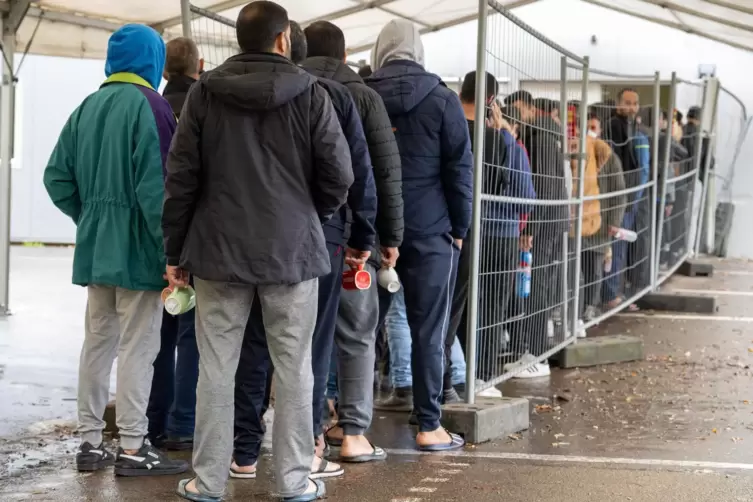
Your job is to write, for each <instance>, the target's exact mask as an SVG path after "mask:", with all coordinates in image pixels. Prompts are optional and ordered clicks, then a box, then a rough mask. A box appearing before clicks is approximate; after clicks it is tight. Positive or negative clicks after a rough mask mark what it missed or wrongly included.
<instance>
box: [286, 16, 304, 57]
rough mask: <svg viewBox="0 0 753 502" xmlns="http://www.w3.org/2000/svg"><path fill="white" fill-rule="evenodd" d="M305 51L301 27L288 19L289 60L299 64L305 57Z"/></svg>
mask: <svg viewBox="0 0 753 502" xmlns="http://www.w3.org/2000/svg"><path fill="white" fill-rule="evenodd" d="M307 53H308V46H307V43H306V35H304V34H303V28H301V25H300V24H298V23H296V22H295V21H290V60H291V61H292V62H294V63H295V64H300V63H302V62H303V60H304V59H306V54H307Z"/></svg>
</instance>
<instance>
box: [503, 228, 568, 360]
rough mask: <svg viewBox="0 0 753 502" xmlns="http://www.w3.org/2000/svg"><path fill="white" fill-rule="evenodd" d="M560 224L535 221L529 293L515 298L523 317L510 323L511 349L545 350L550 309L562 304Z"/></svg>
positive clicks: (561, 235) (535, 353)
mask: <svg viewBox="0 0 753 502" xmlns="http://www.w3.org/2000/svg"><path fill="white" fill-rule="evenodd" d="M563 238H564V233H563V232H561V231H560V225H559V224H555V225H547V224H546V223H540V224H538V227H537V228H536V234H535V235H534V238H533V249H532V250H531V253H532V254H533V270H532V273H531V295H530V296H529V297H528V298H526V299H518V300H519V301H518V302H517V304H518V305H519V306H520V309H521V311H522V312H521V313H522V314H523V316H522V318H521V319H519V320H516V321H513V322H512V323H510V328H509V332H510V338H511V342H512V347H511V351H512V352H514V353H516V354H518V355H521V354H525V353H526V352H530V353H531V354H534V355H538V354H541V353H543V352H545V351H546V348H547V347H548V343H547V321H548V320H549V319H550V318H551V316H552V310H554V309H555V308H556V307H558V306H560V305H561V300H563V298H562V289H561V288H562V243H563Z"/></svg>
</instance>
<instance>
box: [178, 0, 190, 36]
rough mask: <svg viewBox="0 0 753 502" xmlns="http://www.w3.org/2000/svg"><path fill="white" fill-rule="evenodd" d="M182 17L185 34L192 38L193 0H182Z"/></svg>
mask: <svg viewBox="0 0 753 502" xmlns="http://www.w3.org/2000/svg"><path fill="white" fill-rule="evenodd" d="M180 19H181V23H182V24H183V36H184V37H186V38H191V0H180Z"/></svg>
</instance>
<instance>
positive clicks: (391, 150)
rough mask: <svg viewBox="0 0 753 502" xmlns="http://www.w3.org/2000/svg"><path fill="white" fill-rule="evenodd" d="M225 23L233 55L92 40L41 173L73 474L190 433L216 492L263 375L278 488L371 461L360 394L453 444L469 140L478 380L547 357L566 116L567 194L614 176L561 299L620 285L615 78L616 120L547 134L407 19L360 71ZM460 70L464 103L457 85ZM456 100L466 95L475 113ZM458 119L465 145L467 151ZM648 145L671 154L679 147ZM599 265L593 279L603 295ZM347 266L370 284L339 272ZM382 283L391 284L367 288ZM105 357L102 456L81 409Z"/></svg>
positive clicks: (159, 456) (263, 406)
mask: <svg viewBox="0 0 753 502" xmlns="http://www.w3.org/2000/svg"><path fill="white" fill-rule="evenodd" d="M236 31H237V39H238V44H239V46H240V49H241V53H240V54H238V55H236V56H233V57H231V58H229V59H228V60H227V61H226V62H225V63H223V64H222V65H220V66H218V67H217V68H214V69H212V70H211V71H207V72H204V71H203V61H202V60H201V58H200V55H199V51H198V48H197V46H196V45H195V44H194V43H193V42H192V41H191V40H190V39H187V38H179V39H175V40H172V41H170V42H169V43H168V44H167V45H165V43H164V42H163V41H162V39H161V37H160V36H159V35H158V34H157V33H156V32H155V31H154V30H153V29H152V28H149V27H146V26H143V25H126V26H124V27H122V28H121V29H120V30H118V31H117V32H115V33H114V34H113V35H112V36H111V38H110V41H109V45H108V53H107V62H106V66H105V72H106V75H107V80H105V82H104V83H103V84H102V86H101V87H100V89H99V90H98V91H96V92H95V93H93V94H92V95H90V96H89V97H88V98H87V99H86V100H85V101H84V103H82V105H81V106H80V107H79V108H77V109H76V110H75V111H74V112H73V114H72V115H71V117H70V119H69V120H68V122H67V123H66V125H65V126H64V128H63V131H62V132H61V135H60V139H59V141H58V144H57V146H56V148H55V150H54V152H53V154H52V156H51V158H50V161H49V163H48V166H47V169H46V170H45V175H44V182H45V186H46V188H47V190H48V193H49V195H50V197H51V199H52V200H53V202H54V203H55V204H56V205H57V207H58V208H60V210H61V211H63V212H64V213H65V214H67V215H68V216H70V217H71V219H72V220H73V221H74V223H75V224H76V227H77V231H76V248H75V254H74V264H73V283H74V284H77V285H81V286H85V287H87V288H88V302H87V310H86V314H85V325H86V327H85V339H84V347H83V349H82V353H81V361H80V371H79V390H78V418H79V432H80V433H81V446H80V450H79V452H78V453H77V457H76V463H77V467H78V469H79V470H80V471H96V470H100V469H104V468H107V467H110V466H114V471H115V474H116V475H120V476H152V475H174V474H180V473H183V472H186V471H188V470H189V465H188V463H186V462H184V461H180V460H174V459H171V458H170V457H169V456H168V455H166V454H165V453H164V451H163V449H165V450H193V460H192V466H191V467H192V469H193V473H194V475H193V476H192V477H190V478H187V479H184V480H182V481H180V483H179V484H178V488H177V493H178V495H180V496H181V497H183V498H185V499H188V500H194V501H198V502H207V501H216V500H220V499H221V498H222V496H223V494H224V492H225V488H226V484H227V482H228V478H229V477H232V478H235V479H240V480H243V479H254V478H256V477H257V474H258V473H257V462H258V459H259V457H260V451H261V443H262V438H263V436H264V434H265V425H264V414H265V412H266V410H267V409H268V408H269V407H270V399H271V394H272V389H273V388H274V395H275V402H274V407H275V418H274V428H275V434H274V438H273V456H274V461H273V462H274V474H275V477H276V482H277V493H278V494H279V496H280V497H282V500H285V501H289V502H302V501H310V500H316V499H317V498H321V497H323V496H324V495H325V493H326V489H325V486H324V484H323V483H322V481H321V480H322V479H325V478H331V477H336V476H341V475H343V474H344V473H345V470H344V468H343V466H342V464H347V463H367V462H377V461H381V460H384V459H385V458H386V457H387V453H386V451H385V450H384V449H383V448H381V447H379V446H377V445H374V444H373V443H372V442H371V441H370V440H369V439H368V437H367V432H368V430H369V428H370V426H371V421H372V414H373V411H372V410H373V409H374V408H377V409H382V410H387V411H405V412H411V418H410V422H411V423H412V424H413V425H415V426H416V427H417V432H416V436H415V438H416V447H417V448H418V449H419V450H421V451H425V452H439V451H447V450H454V449H458V448H461V447H463V446H464V440H463V438H462V437H461V436H459V435H458V434H455V433H453V432H452V431H447V430H446V429H444V428H443V427H442V426H441V424H440V418H441V406H442V404H446V403H452V402H457V401H459V400H460V399H461V398H462V395H463V394H464V392H465V389H466V384H467V382H466V381H465V374H464V373H465V371H464V364H465V360H464V358H465V356H464V353H465V349H466V339H465V334H466V329H467V327H466V324H467V321H466V305H467V302H468V291H469V284H470V279H471V276H470V274H471V261H472V256H471V250H470V248H469V246H468V245H467V243H468V241H469V239H470V235H469V231H470V227H471V212H472V201H473V156H474V155H481V156H483V164H484V176H483V179H482V187H481V191H482V193H483V194H486V195H489V196H490V197H489V198H488V200H487V199H485V200H484V201H483V202H482V204H481V211H482V216H481V217H482V225H481V236H480V240H481V242H482V246H483V247H484V248H483V249H486V250H488V252H484V251H482V252H481V255H480V256H481V259H480V278H481V280H480V285H479V326H480V327H484V330H483V333H481V332H480V335H479V347H480V350H479V354H480V355H479V356H478V357H479V359H478V360H477V361H476V364H477V365H478V367H479V372H478V375H477V376H478V377H479V379H481V380H482V382H481V383H483V380H490V379H493V378H495V377H496V376H497V375H498V372H499V368H498V367H497V363H498V361H499V358H500V356H502V355H503V354H505V355H506V357H507V359H503V362H504V371H515V372H517V373H518V376H520V377H522V378H533V377H541V376H547V375H549V373H550V369H549V366H548V364H547V363H546V362H540V361H538V359H537V356H538V355H539V354H540V353H542V347H547V346H548V339H549V338H550V337H551V333H550V332H551V330H552V328H551V325H552V324H553V323H554V322H555V321H557V320H558V317H559V318H560V319H559V320H560V321H561V315H562V311H561V310H562V305H561V303H558V301H557V299H556V295H557V291H560V290H561V288H560V285H559V282H558V281H561V280H563V279H562V277H561V276H562V272H561V271H562V266H563V263H562V260H561V256H562V252H563V248H562V246H563V245H564V239H560V238H559V236H563V235H564V236H567V235H568V232H570V234H569V237H565V238H570V239H573V238H575V235H573V228H574V227H573V225H572V216H571V214H570V212H569V209H568V208H569V206H568V205H567V204H566V203H563V204H560V205H558V204H556V203H552V201H559V200H561V201H567V199H568V198H569V197H571V196H573V195H575V192H574V191H573V190H574V188H573V187H574V186H577V183H573V179H574V178H577V176H578V166H577V164H578V162H577V160H576V159H567V158H566V157H565V152H564V150H565V149H563V148H562V143H561V141H562V137H563V128H565V127H567V128H568V129H567V130H568V131H574V132H575V133H574V134H573V133H572V132H570V133H569V134H570V139H571V140H574V139H575V137H576V135H577V134H579V133H580V131H586V130H588V135H589V137H588V138H587V141H586V147H587V150H586V154H587V157H588V160H587V163H586V172H585V174H584V176H585V177H586V181H585V183H584V186H585V187H586V192H587V193H586V195H598V194H599V193H607V192H617V193H620V195H618V196H615V197H614V198H606V199H602V200H601V201H594V202H596V203H595V204H588V205H587V206H585V207H584V219H583V225H582V238H583V260H582V271H578V272H577V273H582V274H583V276H584V278H585V280H584V282H583V284H584V286H583V287H584V291H585V294H584V295H582V296H583V297H584V298H585V304H584V305H582V306H577V307H575V308H578V309H579V311H580V312H581V313H582V314H583V318H586V319H590V318H594V317H596V316H597V315H598V310H599V309H600V308H601V306H602V303H606V305H607V306H608V307H609V306H614V305H616V304H617V303H619V302H620V301H624V298H626V297H629V292H627V293H626V290H625V289H624V288H626V287H628V286H631V285H632V286H636V285H638V284H642V282H641V281H642V280H643V279H642V278H641V275H640V274H643V273H645V267H642V265H641V263H639V264H637V265H635V264H632V263H631V259H632V260H635V259H638V258H636V257H646V256H647V255H648V251H647V250H644V249H643V247H645V246H647V245H648V243H647V242H645V240H644V242H640V243H638V242H636V243H632V244H630V245H627V244H625V243H621V242H619V241H618V242H613V237H614V235H615V233H616V231H617V230H618V229H619V228H629V229H633V230H635V229H640V228H642V227H641V226H642V225H646V224H647V221H646V218H647V215H648V213H646V205H645V204H643V202H644V201H645V200H646V195H645V194H643V193H642V192H641V191H639V190H637V191H634V192H631V193H629V194H627V195H625V194H621V192H624V190H625V189H626V188H635V187H640V186H641V185H642V184H644V183H645V182H646V181H647V180H648V176H649V175H650V172H649V171H650V164H649V163H648V161H647V159H649V158H650V156H649V155H648V148H649V142H648V139H647V138H648V137H650V135H649V134H646V133H645V132H644V131H643V130H642V129H641V128H639V127H638V126H637V125H636V116H637V112H638V95H637V93H635V92H634V91H632V90H630V89H625V90H623V91H622V92H621V93H620V95H619V96H618V102H617V108H616V115H615V116H611V114H610V116H609V117H608V118H606V119H605V118H604V115H603V114H599V113H597V112H596V111H594V112H593V113H590V114H589V122H588V124H587V127H586V125H585V124H584V125H583V127H579V125H578V124H576V126H575V127H571V126H572V120H570V121H568V123H565V120H564V119H565V114H564V113H561V111H560V110H559V106H558V103H557V102H554V101H552V100H549V99H545V98H538V99H534V98H533V96H531V94H530V93H528V92H526V91H517V92H515V93H513V94H510V95H508V96H507V97H506V98H505V99H504V100H503V101H500V100H499V99H498V96H499V94H500V92H499V87H498V83H497V80H496V78H495V77H494V76H492V75H490V74H486V75H483V76H478V75H476V73H475V72H470V73H468V74H467V75H466V77H465V79H464V82H463V85H462V89H461V92H460V95H459V96H458V95H457V94H456V93H454V92H453V91H451V90H450V89H448V88H447V86H446V85H444V83H443V82H442V81H441V79H440V78H439V77H437V76H436V75H434V74H432V73H430V72H428V71H427V70H426V68H425V61H424V50H423V45H422V42H421V36H420V33H419V30H418V28H417V27H416V26H415V25H413V24H412V23H410V22H408V21H405V20H395V21H391V22H389V23H388V24H387V25H386V26H385V27H384V28H383V30H382V31H381V33H380V35H379V37H378V38H377V41H376V43H375V45H374V49H373V50H372V61H371V65H370V67H366V68H362V69H361V71H359V72H358V73H357V72H356V71H354V70H353V69H352V68H351V67H350V66H348V64H347V63H346V59H347V53H346V42H345V37H344V34H343V32H342V30H341V29H340V28H338V27H337V26H336V25H334V24H332V23H330V22H326V21H319V22H315V23H313V24H311V25H309V26H307V27H306V28H305V30H304V29H302V28H301V26H300V25H298V24H297V23H295V22H294V21H292V20H290V19H289V18H288V14H287V12H286V11H285V9H284V8H283V7H281V6H280V5H278V4H276V3H274V2H270V1H265V0H259V1H254V2H251V3H249V4H248V5H246V6H245V7H244V8H242V9H241V11H240V13H239V16H238V20H237V25H236ZM163 77H164V78H165V79H166V80H167V85H166V86H165V89H164V92H163V95H162V96H160V94H159V93H158V92H157V89H158V88H159V86H160V83H161V79H162V78H163ZM477 78H485V79H486V81H487V84H486V89H487V92H486V96H483V97H479V96H476V79H477ZM478 106H483V107H485V108H486V109H487V110H488V111H489V113H488V114H487V119H486V123H484V124H477V123H476V108H477V107H478ZM691 112H692V110H691ZM689 115H690V114H689ZM477 127H483V128H484V131H483V132H484V137H485V142H484V151H483V152H474V151H473V150H472V142H471V138H472V137H473V135H474V132H475V130H476V128H477ZM660 127H661V128H662V130H663V131H666V130H667V129H668V127H669V126H668V124H667V123H666V120H664V121H663V122H662V123H661V124H660ZM602 129H603V131H602ZM602 137H603V139H602ZM662 137H663V138H667V137H668V133H667V132H663V133H662ZM672 137H673V139H672V141H673V142H675V143H678V145H677V156H673V157H672V160H671V161H672V162H678V161H679V160H680V157H681V156H682V155H684V154H683V153H682V152H683V151H685V150H686V149H683V147H682V146H681V145H680V144H679V143H681V141H679V140H678V138H677V137H676V135H674V134H673V135H672ZM680 139H682V138H680ZM673 145H674V143H673ZM571 151H572V149H571ZM686 153H687V152H686ZM673 165H674V164H673ZM663 170H664V171H665V173H666V176H670V171H672V169H671V168H670V167H665V168H663ZM675 174H676V173H675ZM495 197H496V199H495ZM512 199H514V200H516V201H517V202H515V203H511V202H507V201H508V200H512ZM537 200H544V201H548V203H545V204H536V201H537ZM677 205H678V201H677V199H676V198H674V199H672V203H668V204H667V208H668V211H671V210H672V209H671V208H672V207H677ZM555 236H557V238H554V237H555ZM571 249H572V248H571ZM644 251H645V253H644ZM521 252H523V253H530V254H532V256H533V262H534V263H536V264H541V266H539V267H535V268H534V269H533V273H532V277H531V282H530V286H531V287H530V296H528V295H521V294H516V288H518V285H517V284H516V280H515V277H516V275H515V274H516V271H517V270H518V268H519V260H520V256H521ZM607 256H608V257H609V259H611V260H612V261H613V263H614V265H613V266H614V268H613V270H614V272H613V273H611V274H610V276H609V277H608V278H607V279H606V281H605V284H606V287H605V291H601V290H600V284H601V279H602V271H603V270H604V266H603V264H604V262H605V261H606V259H607V258H606V257H607ZM361 272H366V273H368V276H369V277H371V278H373V284H370V285H367V286H366V287H364V288H359V287H345V286H344V282H343V281H344V279H343V278H344V277H346V276H351V277H352V276H353V275H354V274H356V273H361ZM390 274H396V276H397V277H399V284H400V287H399V290H398V291H395V290H388V289H387V288H385V287H382V286H380V285H378V284H377V282H381V279H379V280H377V278H378V277H381V276H382V275H385V276H387V275H390ZM391 276H392V275H390V277H391ZM623 279H626V281H625V283H623ZM166 286H167V287H168V288H170V289H172V290H174V289H176V288H186V287H189V286H190V287H193V288H194V290H195V295H196V307H195V309H193V310H190V311H188V312H186V313H183V314H180V315H177V316H172V315H170V314H168V313H167V312H165V311H164V309H163V306H162V299H161V296H160V293H161V292H162V290H163V289H164V288H165V287H166ZM383 333H386V335H387V343H386V344H383V343H380V340H379V339H380V338H381V336H382V334H383ZM380 348H381V349H380ZM116 357H117V359H118V367H117V372H118V373H117V391H116V403H117V407H116V410H117V425H118V427H119V430H120V445H119V447H118V449H117V451H116V452H115V453H114V454H113V453H112V452H110V451H109V450H108V449H107V448H106V446H105V444H104V443H103V437H102V431H103V429H104V422H103V420H102V418H101V417H102V416H103V413H104V408H105V405H106V404H107V401H108V395H109V390H108V384H109V380H110V378H109V377H110V371H111V367H112V364H113V361H114V360H115V358H116ZM376 368H381V371H383V372H385V373H388V376H387V377H386V380H387V382H388V383H387V385H385V386H383V387H379V386H377V388H376V390H377V391H379V390H388V391H391V394H390V395H389V397H387V398H386V399H382V400H376V402H375V399H374V392H375V385H374V384H375V372H374V370H375V369H376ZM378 374H379V371H377V376H378ZM484 392H485V393H486V395H490V396H497V395H499V393H498V391H496V389H494V388H490V389H486V390H485V391H484ZM328 398H329V399H330V405H331V406H327V402H328ZM332 413H336V415H337V421H336V422H335V423H334V424H330V423H329V417H330V414H332Z"/></svg>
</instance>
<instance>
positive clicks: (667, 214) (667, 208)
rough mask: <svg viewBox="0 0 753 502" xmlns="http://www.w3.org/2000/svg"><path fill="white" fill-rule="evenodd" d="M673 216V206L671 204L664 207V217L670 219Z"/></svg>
mask: <svg viewBox="0 0 753 502" xmlns="http://www.w3.org/2000/svg"><path fill="white" fill-rule="evenodd" d="M671 214H672V205H671V204H670V205H668V206H665V207H664V217H665V218H669V217H670V215H671Z"/></svg>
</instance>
